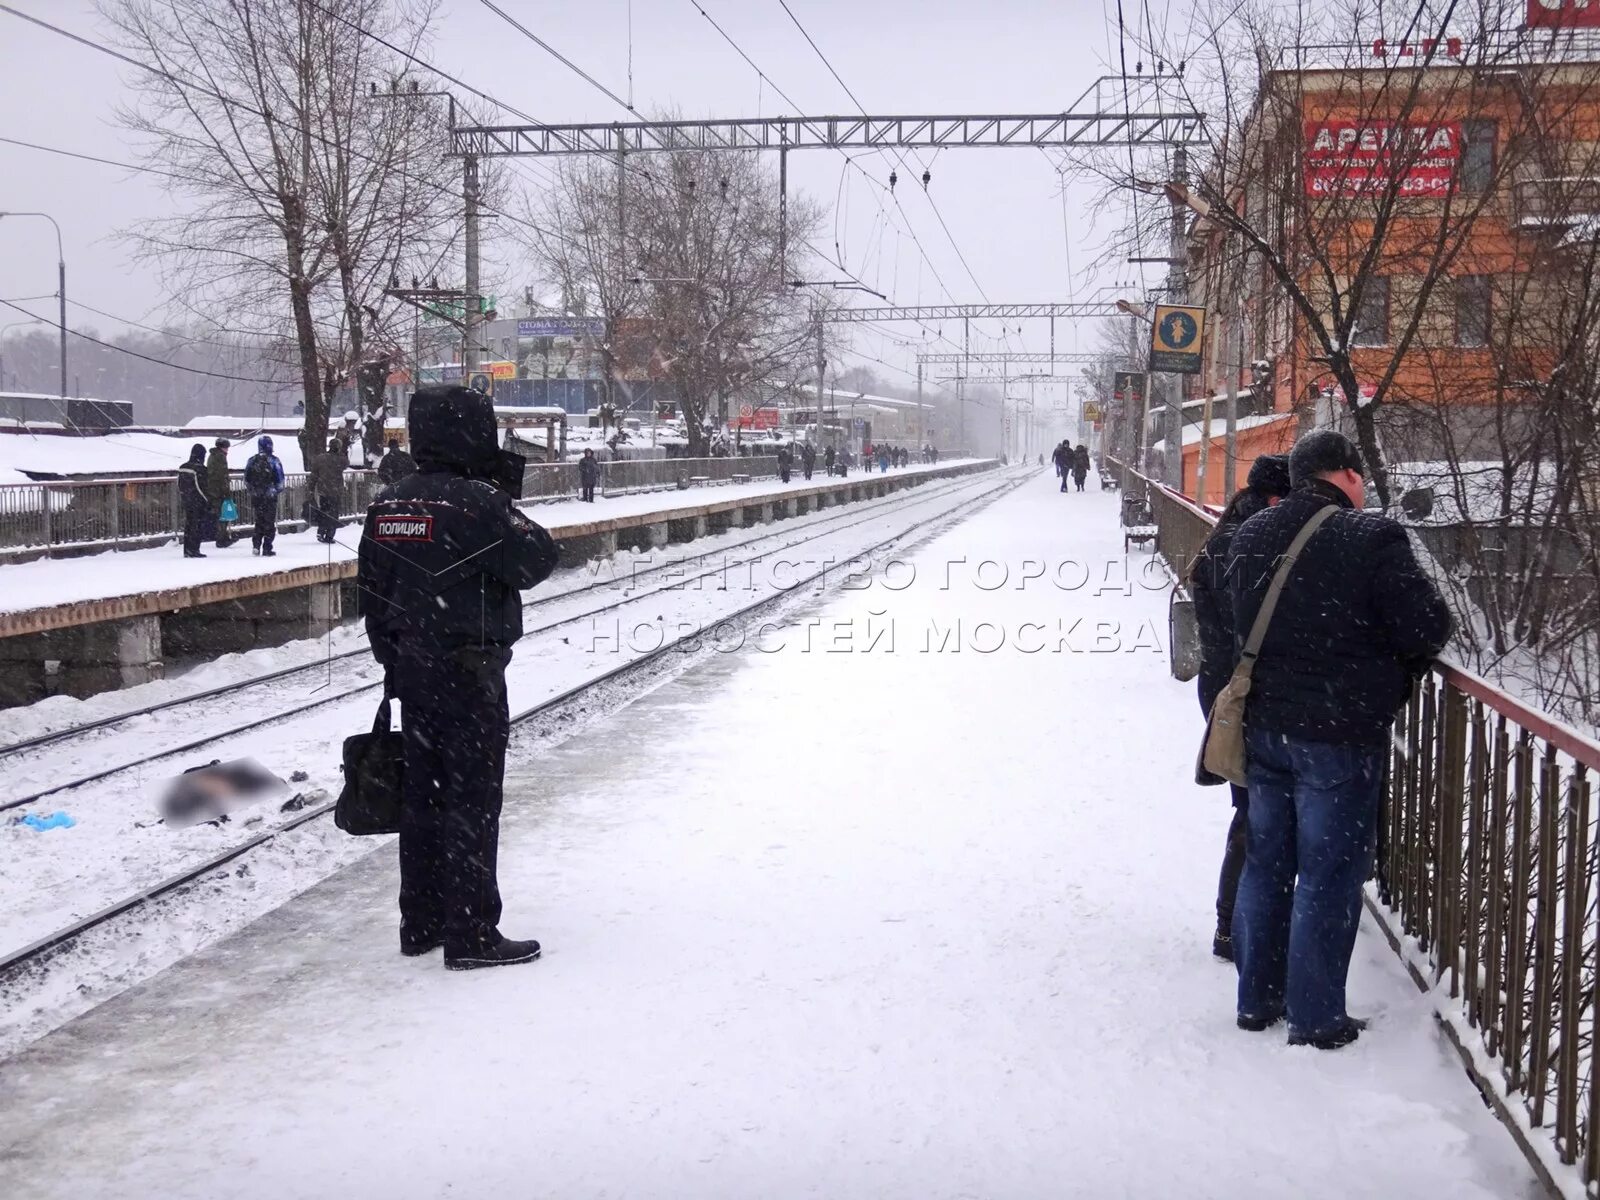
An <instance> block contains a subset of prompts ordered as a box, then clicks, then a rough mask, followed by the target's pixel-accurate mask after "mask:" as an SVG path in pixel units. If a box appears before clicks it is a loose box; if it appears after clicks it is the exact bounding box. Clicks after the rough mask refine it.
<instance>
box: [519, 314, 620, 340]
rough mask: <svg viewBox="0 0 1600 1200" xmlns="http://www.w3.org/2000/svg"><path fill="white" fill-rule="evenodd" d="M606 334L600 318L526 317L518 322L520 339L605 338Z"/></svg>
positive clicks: (603, 322)
mask: <svg viewBox="0 0 1600 1200" xmlns="http://www.w3.org/2000/svg"><path fill="white" fill-rule="evenodd" d="M605 332H606V323H605V321H604V320H602V319H601V318H600V317H524V318H523V319H522V320H520V321H518V322H517V336H518V337H519V338H541V337H603V336H604V335H605Z"/></svg>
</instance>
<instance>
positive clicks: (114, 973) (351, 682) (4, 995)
mask: <svg viewBox="0 0 1600 1200" xmlns="http://www.w3.org/2000/svg"><path fill="white" fill-rule="evenodd" d="M1017 479H1018V475H1017V473H1016V472H1015V471H1013V472H1007V473H1004V474H993V473H988V472H985V473H982V474H979V475H977V476H973V477H969V478H967V479H963V480H960V481H955V482H953V483H944V482H941V483H938V484H934V485H930V486H928V487H926V488H918V489H915V490H912V491H909V492H906V493H903V494H901V495H899V496H896V497H893V498H889V499H886V500H878V501H872V502H869V503H866V504H863V505H850V506H848V507H844V508H839V509H837V510H834V511H833V512H832V514H831V515H829V516H827V517H823V518H820V519H815V520H812V519H807V520H801V521H796V522H792V523H791V522H787V521H786V522H782V523H780V524H778V525H775V526H771V527H768V531H767V532H766V533H765V534H763V535H761V536H760V537H759V539H758V540H755V541H747V542H740V543H736V544H732V545H728V546H727V547H726V548H725V549H724V550H723V552H721V553H716V552H710V553H708V554H707V555H705V556H703V557H701V558H699V559H690V560H686V559H684V558H682V557H681V556H680V555H678V554H672V555H670V556H669V557H668V558H667V559H666V560H665V561H661V562H658V563H654V564H650V563H636V564H635V565H638V566H640V568H641V569H640V570H639V571H637V572H632V571H628V570H623V571H619V572H616V573H610V572H602V573H601V574H600V575H599V576H598V577H597V578H595V580H594V582H595V584H596V585H597V586H596V587H595V588H594V589H592V590H590V591H588V592H587V593H584V594H579V592H578V591H577V590H576V588H575V586H574V585H573V584H572V582H571V580H570V576H569V577H568V579H566V580H563V581H562V584H563V586H559V587H557V588H554V589H551V590H550V591H548V592H546V591H545V589H543V588H540V589H536V590H535V591H534V593H533V594H532V600H533V604H532V609H531V612H530V616H529V621H528V631H527V634H526V635H525V636H524V638H523V640H522V641H521V642H520V643H519V644H518V647H517V654H516V658H515V659H514V660H513V663H512V666H511V669H510V670H509V672H508V674H507V683H508V692H509V695H510V700H511V707H512V711H513V712H520V711H524V710H526V709H528V708H531V707H532V706H533V705H535V704H537V703H539V702H541V701H544V700H547V699H549V698H550V697H552V696H554V695H556V694H558V693H561V692H563V691H565V690H566V689H568V688H571V687H575V686H578V685H581V684H583V683H585V682H587V681H589V680H591V679H593V678H594V676H595V675H596V674H597V673H598V672H600V671H601V670H604V669H609V668H612V667H615V666H620V665H622V664H623V663H624V662H626V661H631V660H633V659H636V658H638V657H640V656H641V655H642V654H643V653H645V652H647V651H649V650H652V649H654V648H655V647H656V646H659V645H661V644H662V642H663V641H665V640H668V639H671V638H676V637H677V636H679V635H680V634H692V633H695V632H697V631H702V630H708V629H711V628H713V627H715V626H717V625H719V624H720V622H722V621H723V620H724V619H725V618H726V617H727V616H728V614H729V613H730V612H733V611H734V610H736V609H738V608H740V607H742V606H744V605H746V604H748V603H750V602H751V601H753V600H756V599H760V598H765V599H767V600H770V601H772V602H774V603H776V602H779V601H782V600H783V599H784V598H785V597H787V596H789V594H790V592H791V590H792V589H793V588H794V586H795V581H796V580H797V579H799V578H802V577H804V576H805V575H806V574H808V573H809V572H810V571H811V570H814V569H815V568H816V560H817V559H818V558H825V559H826V560H827V561H830V562H834V563H840V564H845V563H848V562H849V561H851V560H852V558H853V557H854V556H855V555H857V554H859V553H860V552H861V551H862V549H863V548H865V547H870V546H872V545H875V544H876V543H878V542H881V541H883V540H884V539H885V538H886V537H893V536H898V535H903V534H905V533H907V532H910V533H911V534H913V535H917V534H921V533H923V532H925V531H926V530H927V529H929V528H931V527H936V525H937V523H938V522H939V521H940V520H947V519H950V518H949V516H948V514H950V513H952V512H954V511H958V510H960V509H961V508H962V507H963V506H965V505H967V504H969V503H970V502H971V501H972V500H973V499H974V498H978V497H982V496H986V495H993V494H996V493H997V492H999V491H1003V490H1005V489H1008V488H1010V487H1013V486H1015V484H1016V482H1017ZM802 539H805V540H804V544H803V545H796V543H799V542H801V541H802ZM706 540H707V541H710V540H711V539H706ZM696 544H697V545H698V543H696ZM741 564H743V565H742V566H741ZM651 568H653V569H651ZM844 570H845V568H844V567H841V568H840V570H839V571H838V572H837V573H836V575H837V578H836V579H835V580H834V581H833V583H834V585H835V586H836V585H837V584H839V583H842V582H843V574H844ZM572 574H573V575H581V574H586V572H584V573H579V572H574V573H572ZM702 575H703V576H704V577H703V578H702ZM602 607H604V608H610V609H611V611H606V612H599V613H597V609H600V608H602ZM692 658H693V655H692V653H684V654H681V655H679V654H675V655H673V656H671V657H670V658H669V660H668V661H667V662H666V663H664V664H662V665H661V667H660V668H659V669H660V670H661V671H663V672H671V671H675V670H680V669H682V668H683V667H684V666H686V665H688V663H689V662H691V661H692ZM316 666H317V668H318V669H316V670H313V671H311V672H308V673H300V674H296V675H294V676H290V677H287V678H285V679H283V680H280V681H277V682H274V683H269V684H266V685H262V686H261V687H258V688H251V689H249V690H247V691H241V692H237V693H234V694H232V695H230V696H228V697H226V698H216V699H209V700H205V701H202V702H201V703H202V705H203V708H201V709H198V710H197V709H182V710H173V711H171V712H163V713H158V714H151V715H146V716H142V717H138V718H135V719H134V720H133V721H130V722H129V723H128V724H127V725H125V726H119V727H117V728H115V729H109V730H102V731H98V732H94V733H92V734H90V735H89V736H88V737H87V738H85V739H82V740H72V741H65V742H61V743H58V744H55V745H51V746H46V747H42V748H39V749H37V750H30V751H24V752H22V753H20V754H19V755H17V756H16V757H14V758H10V759H8V760H7V762H6V771H5V787H4V789H3V791H0V799H16V798H21V797H25V796H28V795H30V794H32V792H34V791H35V790H37V789H40V788H45V787H50V786H54V785H60V784H63V783H65V782H67V781H70V780H74V779H79V778H83V777H85V776H87V775H89V774H90V773H92V772H95V771H98V770H101V769H104V768H107V767H110V766H112V765H115V764H117V763H120V762H127V761H129V760H132V759H138V758H141V757H143V756H145V755H148V754H152V753H155V752H159V751H160V750H162V749H163V748H168V747H175V746H178V745H181V744H183V743H184V742H186V741H188V740H191V739H194V738H196V737H199V736H211V735H216V734H219V733H220V734H224V735H229V734H231V736H223V737H220V738H215V740H212V741H210V742H209V744H207V745H204V746H202V747H199V748H197V749H191V750H188V751H185V752H183V753H182V754H180V755H176V756H167V757H164V758H162V759H160V760H158V761H155V762H152V763H147V764H144V765H141V766H138V767H136V768H134V769H132V770H128V771H125V772H121V773H118V774H115V775H113V776H111V777H109V778H106V779H104V780H100V781H97V782H91V783H87V784H85V785H83V786H80V787H75V788H71V789H69V790H66V791H62V792H58V793H57V794H55V795H53V796H50V797H47V798H45V799H42V800H39V801H36V802H34V804H33V805H32V807H33V808H34V809H35V810H36V811H40V812H44V813H48V812H50V811H52V810H55V809H57V808H60V809H61V810H63V811H67V812H69V813H70V814H71V815H72V816H73V817H74V818H76V820H77V822H78V823H77V825H76V826H75V827H73V828H71V829H65V830H49V831H43V832H36V831H34V830H32V829H29V828H27V827H26V826H19V825H7V826H0V954H4V953H6V952H9V951H12V950H16V949H20V948H21V947H24V946H27V945H30V944H32V943H34V942H35V941H36V940H38V939H41V938H43V937H46V936H47V935H49V934H51V933H53V932H54V931H55V930H57V929H59V928H61V927H63V926H64V925H66V924H68V923H69V922H71V921H73V920H76V919H78V918H80V917H84V916H87V915H89V914H91V913H94V912H97V911H101V910H103V909H105V908H107V907H109V906H111V905H113V904H115V903H117V902H118V901H121V900H122V899H124V898H125V897H127V896H129V895H131V894H137V893H138V892H140V891H142V890H144V889H146V888H149V887H151V886H153V885H155V884H156V883H158V882H159V881H161V880H163V879H167V878H171V877H173V876H175V875H177V874H178V873H180V872H181V871H182V870H184V869H185V868H188V867H193V866H195V865H196V864H199V863H203V862H204V861H206V860H208V859H209V858H211V857H212V856H214V855H216V854H218V853H221V852H224V851H226V850H229V849H231V848H233V847H235V846H238V845H239V844H240V843H242V842H243V841H245V840H246V839H247V838H250V837H253V836H255V835H258V834H261V833H264V832H266V831H267V830H269V829H273V828H276V827H277V826H278V825H280V824H281V823H283V822H284V821H285V820H288V819H292V818H291V817H290V816H286V815H280V812H279V810H278V809H277V807H276V805H275V804H260V803H258V804H256V805H253V806H251V807H249V808H246V809H243V810H241V811H239V812H237V813H235V814H234V816H233V819H232V820H230V821H229V822H227V823H226V824H222V825H213V824H199V825H193V826H189V827H187V828H182V829H173V828H168V827H166V826H164V825H162V824H160V823H159V822H158V821H157V820H156V798H157V795H158V794H159V792H160V790H161V788H162V786H163V784H164V783H165V781H166V780H168V779H170V778H171V777H172V776H173V775H174V774H176V773H177V771H179V770H180V769H182V768H184V767H187V766H193V765H196V764H199V763H203V762H206V761H209V760H211V759H213V758H221V759H232V758H235V757H241V756H249V757H253V758H255V759H256V760H257V761H259V762H261V763H262V764H263V765H265V766H266V767H267V768H268V769H269V770H272V771H274V772H275V773H277V774H278V775H279V776H280V777H283V778H289V777H290V776H291V774H292V773H293V772H295V771H302V772H304V773H305V776H306V778H305V779H304V780H303V781H302V782H300V783H297V784H295V785H294V789H293V790H295V791H298V792H301V793H305V794H308V795H313V796H317V797H320V798H325V797H326V796H328V795H331V794H333V793H335V792H336V791H337V790H338V788H339V786H340V776H339V765H338V763H339V745H340V742H341V740H342V738H343V737H344V736H345V735H346V734H349V733H353V732H358V731H361V730H364V729H366V728H367V727H368V726H369V724H370V722H371V719H372V718H371V713H372V708H373V705H374V704H375V703H376V693H375V692H373V691H372V690H370V686H368V690H365V691H363V690H361V689H362V687H363V685H375V684H376V683H377V682H379V681H380V680H381V674H380V673H379V672H378V671H377V670H376V668H375V667H374V665H373V664H372V662H371V660H370V657H368V656H367V655H365V654H363V655H360V656H358V657H357V658H355V659H352V660H350V661H348V662H343V663H337V664H330V665H329V668H328V669H327V670H326V671H324V670H322V669H320V668H321V666H322V664H321V663H318V664H316ZM324 689H327V690H326V691H324ZM642 690H647V685H645V684H640V683H634V684H632V685H630V687H629V688H627V689H624V690H623V691H622V692H621V693H618V692H617V691H616V690H615V689H602V690H601V692H600V693H599V694H593V695H590V696H587V697H586V699H585V702H584V705H583V707H582V709H581V711H580V712H578V713H570V712H569V713H567V714H565V715H564V716H563V717H561V718H558V719H555V720H554V722H553V724H552V725H551V726H550V727H549V728H548V729H547V728H545V726H544V723H542V722H535V723H534V724H535V726H536V727H538V728H539V730H540V734H541V736H546V737H548V738H560V737H565V736H568V735H570V734H571V732H572V731H573V729H574V728H575V727H576V724H581V723H583V722H584V721H587V720H589V719H594V718H595V717H597V716H600V715H603V714H604V713H605V712H607V711H610V710H612V709H614V708H616V707H617V706H618V705H619V704H621V703H623V702H625V700H626V699H627V698H629V697H630V696H631V695H632V694H637V692H639V691H642ZM352 692H354V693H356V694H354V695H352V694H351V693H352ZM323 695H329V696H331V698H332V702H331V703H329V704H327V705H325V706H323V707H319V708H317V709H316V710H314V711H311V712H306V713H302V714H300V715H298V716H294V717H291V718H289V719H286V720H281V721H277V722H275V723H273V724H270V725H266V726H263V727H261V728H259V729H245V730H244V731H243V732H238V733H233V732H232V731H235V730H239V729H240V728H241V726H243V725H245V724H247V723H248V722H249V721H251V720H254V719H257V718H258V717H261V716H265V715H268V714H276V713H280V712H284V711H286V710H289V709H291V707H294V706H299V705H301V704H304V703H305V702H307V701H308V700H312V699H320V698H321V696H323ZM574 717H577V718H578V721H577V722H576V723H575V722H574ZM401 719H402V721H403V714H402V717H401ZM325 826H326V822H324V823H322V825H321V826H318V827H317V828H315V829H308V830H307V831H304V832H302V831H297V832H295V833H293V834H292V835H291V836H289V837H288V838H287V839H284V840H283V841H282V842H280V843H278V844H276V845H275V846H274V852H273V854H272V856H270V860H269V866H268V868H266V869H260V868H259V867H258V863H257V858H256V857H255V856H252V858H251V859H249V860H247V861H246V860H240V862H239V865H238V866H237V867H236V868H230V869H229V885H230V886H227V887H223V888H220V889H214V894H213V893H212V892H208V893H207V894H206V895H205V896H203V897H202V898H201V899H200V900H199V901H197V902H196V903H195V904H192V905H187V906H186V905H181V904H177V903H167V904H164V905H163V908H162V912H161V914H160V916H159V918H152V919H150V920H148V921H141V922H139V923H138V924H137V938H138V945H137V946H136V947H135V948H133V949H132V950H130V951H127V952H124V950H123V948H122V947H119V946H118V945H117V944H116V942H115V939H114V938H113V937H112V936H111V935H110V932H109V931H97V932H96V935H95V938H94V940H93V944H92V946H91V947H89V948H88V949H86V950H85V951H83V952H81V953H80V952H78V951H77V950H74V953H73V957H72V959H71V961H69V962H68V963H66V964H64V965H60V964H56V963H52V965H51V968H50V970H49V971H48V972H45V973H44V977H43V978H40V977H39V973H37V972H36V973H33V974H30V975H29V976H27V977H26V978H25V979H23V980H21V981H20V982H19V983H17V984H16V985H15V986H10V985H8V987H7V988H6V989H5V990H4V991H0V1055H3V1054H4V1053H6V1052H7V1051H8V1050H10V1049H13V1048H15V1047H17V1046H19V1045H22V1044H25V1043H26V1042H27V1041H29V1040H31V1039H32V1038H34V1037H37V1036H38V1035H39V1034H40V1033H42V1032H44V1031H46V1030H48V1029H51V1028H54V1027H55V1026H57V1025H59V1024H60V1023H61V1022H62V1021H64V1020H67V1019H69V1018H70V1017H72V1016H74V1015H76V1014H77V1013H79V1012H82V1011H84V1010H86V1009H88V1008H90V1007H92V1006H93V1005H94V1004H95V1003H98V1002H100V1001H102V1000H104V999H105V998H107V997H108V996H110V995H114V994H115V993H116V992H118V991H120V990H121V989H122V988H124V987H126V986H129V985H130V984H131V983H136V982H138V981H139V980H141V979H143V978H147V977H148V976H149V975H151V974H154V973H155V971H156V970H159V969H160V968H161V967H163V966H165V965H167V964H168V963H170V962H172V961H175V960H176V959H177V958H178V957H181V953H183V952H188V951H192V950H195V949H198V948H199V947H200V946H202V945H205V944H207V943H209V942H210V941H214V940H215V939H216V938H217V937H218V936H220V935H222V934H224V933H227V932H231V931H232V930H233V929H236V928H238V927H240V926H242V925H243V924H245V923H247V922H248V921H249V920H252V919H254V918H255V917H256V916H259V915H260V914H261V913H262V912H265V911H268V910H269V909H270V908H271V907H272V906H273V905H274V904H275V903H281V902H282V901H283V900H285V899H287V898H288V897H289V896H291V895H293V894H294V893H295V891H297V890H301V889H303V888H305V887H308V886H310V885H312V884H314V883H316V882H317V881H318V880H320V879H322V878H324V877H325V876H326V875H327V874H328V873H329V871H330V870H331V869H332V868H333V867H335V866H338V865H342V864H343V863H344V862H347V861H349V859H350V854H349V842H348V841H345V842H344V843H343V848H342V849H341V846H340V845H339V839H338V837H337V835H335V834H331V833H330V831H329V830H328V829H327V828H325ZM296 884H298V887H296V886H295V885H296ZM196 910H198V911H196ZM141 915H142V914H141Z"/></svg>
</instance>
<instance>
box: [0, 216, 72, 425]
mask: <svg viewBox="0 0 1600 1200" xmlns="http://www.w3.org/2000/svg"><path fill="white" fill-rule="evenodd" d="M0 217H43V218H44V219H45V220H46V221H49V222H50V224H51V225H52V226H53V227H54V228H55V231H56V298H57V300H58V301H59V302H60V315H61V322H60V324H61V401H62V403H63V404H65V403H66V399H67V256H66V252H65V251H64V250H63V249H62V248H61V226H59V225H57V224H56V219H55V218H54V217H52V216H51V215H50V214H49V213H42V212H0Z"/></svg>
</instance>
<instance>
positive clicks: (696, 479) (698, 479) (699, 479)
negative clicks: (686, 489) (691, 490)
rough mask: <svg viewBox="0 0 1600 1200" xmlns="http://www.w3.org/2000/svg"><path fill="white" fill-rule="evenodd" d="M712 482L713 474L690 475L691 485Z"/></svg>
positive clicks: (702, 484)
mask: <svg viewBox="0 0 1600 1200" xmlns="http://www.w3.org/2000/svg"><path fill="white" fill-rule="evenodd" d="M710 482H711V476H709V475H691V476H689V486H690V487H705V485H706V484H708V483H710Z"/></svg>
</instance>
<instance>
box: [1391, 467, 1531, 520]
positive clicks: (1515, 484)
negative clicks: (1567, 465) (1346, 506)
mask: <svg viewBox="0 0 1600 1200" xmlns="http://www.w3.org/2000/svg"><path fill="white" fill-rule="evenodd" d="M1389 483H1390V492H1391V493H1392V494H1393V495H1394V496H1395V497H1396V498H1397V500H1398V504H1397V505H1396V508H1395V516H1396V517H1398V518H1399V519H1401V520H1404V521H1405V522H1406V523H1407V524H1411V525H1458V524H1464V523H1469V522H1490V521H1499V520H1501V515H1500V514H1501V510H1502V505H1503V504H1505V503H1506V502H1507V501H1509V507H1510V509H1511V517H1510V520H1511V522H1512V523H1513V524H1516V523H1517V522H1519V521H1520V520H1521V519H1522V518H1523V516H1524V514H1526V513H1529V512H1532V513H1538V512H1540V511H1542V509H1543V506H1544V505H1545V504H1546V503H1548V499H1549V494H1550V489H1551V488H1553V487H1554V486H1555V480H1554V473H1553V471H1552V470H1544V469H1542V464H1541V463H1538V462H1532V463H1524V464H1522V465H1521V466H1519V467H1517V468H1516V469H1515V470H1514V471H1513V472H1512V476H1511V479H1510V481H1509V482H1507V480H1506V477H1505V464H1504V463H1500V462H1461V463H1450V462H1398V463H1391V464H1390V465H1389ZM1412 492H1429V493H1431V496H1425V497H1423V496H1419V497H1417V498H1416V499H1415V500H1414V501H1412V502H1410V503H1408V502H1407V499H1406V497H1407V495H1408V494H1409V493H1412Z"/></svg>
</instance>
